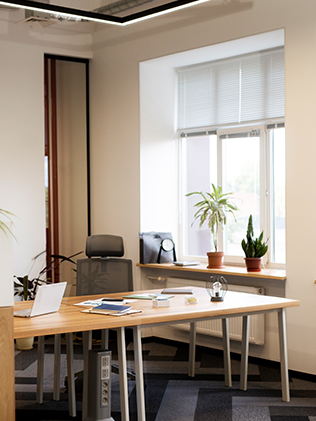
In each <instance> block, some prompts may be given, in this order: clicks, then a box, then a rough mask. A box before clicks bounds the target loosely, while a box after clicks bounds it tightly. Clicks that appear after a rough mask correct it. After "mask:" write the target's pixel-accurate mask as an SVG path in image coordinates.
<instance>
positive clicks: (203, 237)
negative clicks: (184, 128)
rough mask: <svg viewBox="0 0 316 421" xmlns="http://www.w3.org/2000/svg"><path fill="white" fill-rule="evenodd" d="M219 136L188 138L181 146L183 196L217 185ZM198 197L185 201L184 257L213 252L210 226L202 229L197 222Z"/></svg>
mask: <svg viewBox="0 0 316 421" xmlns="http://www.w3.org/2000/svg"><path fill="white" fill-rule="evenodd" d="M216 142H217V136H216V135H211V136H199V137H194V136H192V137H187V138H183V139H181V143H182V157H183V159H182V165H183V166H182V169H183V171H182V179H183V186H184V189H183V190H184V194H187V193H191V192H195V191H197V192H199V191H209V189H210V185H211V183H215V184H216V183H217V152H216V150H217V145H216ZM198 199H199V197H198V196H197V195H193V196H190V197H188V198H186V200H185V201H184V221H185V223H184V224H183V226H182V228H183V232H182V234H183V238H184V239H185V240H184V242H183V244H184V254H185V255H191V256H204V255H205V253H206V252H207V251H211V233H210V230H209V229H208V227H207V225H206V224H204V226H203V227H202V228H201V229H199V221H196V222H195V223H194V224H193V225H192V226H191V224H192V222H193V221H194V214H195V212H196V208H195V207H194V204H195V203H197V201H198Z"/></svg>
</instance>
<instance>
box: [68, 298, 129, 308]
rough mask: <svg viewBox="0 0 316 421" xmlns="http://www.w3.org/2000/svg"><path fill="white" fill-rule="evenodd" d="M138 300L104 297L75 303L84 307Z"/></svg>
mask: <svg viewBox="0 0 316 421" xmlns="http://www.w3.org/2000/svg"><path fill="white" fill-rule="evenodd" d="M134 301H136V300H126V299H124V300H122V301H115V302H114V301H106V300H103V299H99V300H88V301H82V302H81V303H75V304H74V305H75V306H83V307H96V306H99V305H100V304H120V305H121V304H128V303H132V302H134Z"/></svg>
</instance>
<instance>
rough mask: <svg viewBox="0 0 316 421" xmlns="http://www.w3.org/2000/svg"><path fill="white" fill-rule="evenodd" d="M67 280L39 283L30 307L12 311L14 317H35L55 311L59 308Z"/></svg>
mask: <svg viewBox="0 0 316 421" xmlns="http://www.w3.org/2000/svg"><path fill="white" fill-rule="evenodd" d="M66 285H67V282H60V283H58V284H49V285H40V286H39V287H38V289H37V293H36V296H35V300H34V303H33V306H32V308H27V309H25V310H18V311H15V312H14V316H16V317H35V316H41V315H42V314H48V313H55V312H56V311H58V310H59V308H60V304H61V300H62V299H63V296H64V293H65V289H66Z"/></svg>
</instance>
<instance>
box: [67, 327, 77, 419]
mask: <svg viewBox="0 0 316 421" xmlns="http://www.w3.org/2000/svg"><path fill="white" fill-rule="evenodd" d="M66 348H67V376H68V402H69V415H70V416H71V417H75V416H76V392H75V372H74V343H73V336H72V333H66Z"/></svg>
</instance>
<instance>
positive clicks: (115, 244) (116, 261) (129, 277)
mask: <svg viewBox="0 0 316 421" xmlns="http://www.w3.org/2000/svg"><path fill="white" fill-rule="evenodd" d="M86 255H87V258H86V259H79V260H78V261H77V292H76V293H77V295H94V294H106V293H110V292H124V291H133V289H134V284H133V263H132V260H130V259H123V258H122V256H123V255H124V243H123V238H122V237H119V236H117V235H106V234H104V235H91V236H89V237H88V238H87V241H86Z"/></svg>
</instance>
